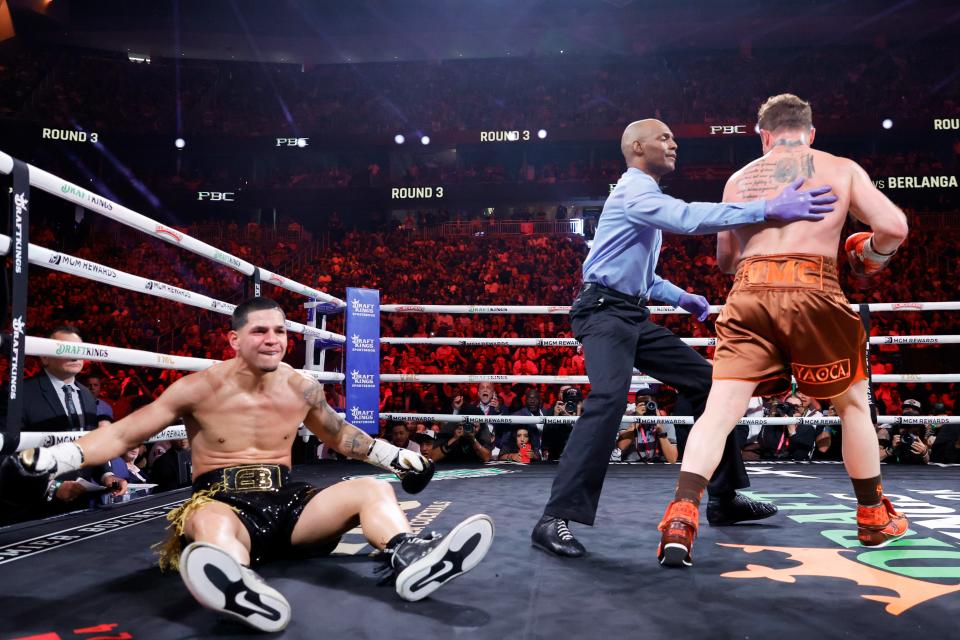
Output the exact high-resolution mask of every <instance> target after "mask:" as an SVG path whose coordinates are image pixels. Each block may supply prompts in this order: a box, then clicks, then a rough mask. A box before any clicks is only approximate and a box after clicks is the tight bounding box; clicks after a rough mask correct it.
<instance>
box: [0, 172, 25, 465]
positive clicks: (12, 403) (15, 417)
mask: <svg viewBox="0 0 960 640" xmlns="http://www.w3.org/2000/svg"><path fill="white" fill-rule="evenodd" d="M30 198H31V196H30V169H29V166H28V165H27V164H26V163H24V162H21V161H20V160H17V159H16V158H14V159H13V190H12V192H11V194H10V205H11V206H10V230H11V233H12V235H13V237H12V238H11V239H10V240H11V242H10V249H11V253H12V254H13V277H12V287H11V289H10V293H11V295H10V302H11V304H10V322H11V336H10V360H9V367H10V368H9V371H8V374H9V376H10V385H9V386H8V387H7V417H6V424H5V427H6V428H5V431H4V438H3V445H2V447H0V452H2V453H4V454H8V453H13V452H14V451H16V448H17V444H18V443H19V441H20V418H21V416H22V415H23V397H22V395H21V394H20V385H21V383H22V382H23V361H24V358H25V356H26V351H25V349H26V330H27V267H28V265H29V262H30V257H29V253H30V251H29V245H30Z"/></svg>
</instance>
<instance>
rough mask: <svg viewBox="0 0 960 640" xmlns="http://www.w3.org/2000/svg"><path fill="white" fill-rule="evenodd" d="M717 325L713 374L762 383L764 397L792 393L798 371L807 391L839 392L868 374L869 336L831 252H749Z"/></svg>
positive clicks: (830, 394) (816, 394)
mask: <svg viewBox="0 0 960 640" xmlns="http://www.w3.org/2000/svg"><path fill="white" fill-rule="evenodd" d="M716 327H717V348H716V353H715V355H714V361H713V378H714V379H715V380H749V381H752V382H756V383H757V390H756V392H755V393H756V395H772V394H776V393H782V392H785V391H788V390H789V389H790V376H791V375H792V376H793V377H794V378H796V381H797V387H798V388H799V390H800V391H801V392H802V393H805V394H806V395H808V396H811V397H813V398H833V397H835V396H838V395H840V394H842V393H843V392H844V391H846V390H847V388H848V387H850V385H851V384H853V383H854V382H857V381H858V380H865V379H866V377H867V375H866V361H865V357H866V356H865V348H866V334H865V333H864V330H863V325H862V324H860V318H859V316H858V315H857V314H856V313H854V312H853V311H852V310H851V309H850V304H849V302H847V298H846V296H844V295H843V291H841V289H840V283H839V281H838V280H837V265H836V261H835V260H833V259H831V258H826V257H824V256H818V255H813V254H806V253H787V254H776V255H763V256H752V257H749V258H744V259H743V260H741V261H740V264H739V266H738V268H737V275H736V277H735V278H734V282H733V288H732V289H730V295H729V296H728V297H727V302H726V304H725V305H724V307H723V311H722V312H721V313H720V317H719V318H717V323H716Z"/></svg>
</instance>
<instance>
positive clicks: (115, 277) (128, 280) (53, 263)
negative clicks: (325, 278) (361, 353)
mask: <svg viewBox="0 0 960 640" xmlns="http://www.w3.org/2000/svg"><path fill="white" fill-rule="evenodd" d="M9 251H10V237H9V236H5V235H2V234H0V255H6V254H7V253H8V252H9ZM29 255H30V264H35V265H37V266H39V267H46V268H48V269H54V270H55V271H61V272H63V273H69V274H71V275H75V276H78V277H80V278H86V279H87V280H94V281H96V282H102V283H103V284H108V285H111V286H115V287H120V288H121V289H127V290H129V291H136V292H138V293H145V294H147V295H151V296H154V297H157V298H165V299H167V300H173V301H174V302H182V303H183V304H189V305H191V306H194V307H199V308H201V309H207V310H208V311H214V312H216V313H222V314H224V315H230V314H232V313H233V310H234V308H236V305H234V304H230V303H229V302H223V301H222V300H216V299H215V298H210V297H208V296H205V295H203V294H201V293H196V292H194V291H189V290H187V289H181V288H180V287H175V286H173V285H172V284H167V283H165V282H160V281H158V280H148V279H147V278H141V277H140V276H137V275H133V274H132V273H126V272H125V271H120V270H119V269H114V268H112V267H107V266H104V265H102V264H98V263H96V262H91V261H89V260H84V259H83V258H77V257H75V256H71V255H69V254H66V253H58V252H56V251H51V250H50V249H46V248H44V247H40V246H37V245H35V244H33V243H30V245H29ZM285 324H286V326H287V329H289V330H290V331H293V332H295V333H302V334H304V335H306V336H308V337H310V338H315V339H318V340H321V341H327V342H336V343H340V344H342V343H344V342H346V340H347V339H346V336H342V335H340V334H338V333H331V332H329V331H324V330H322V329H316V328H314V327H309V326H307V325H305V324H300V323H299V322H294V321H293V320H287V321H286V323H285Z"/></svg>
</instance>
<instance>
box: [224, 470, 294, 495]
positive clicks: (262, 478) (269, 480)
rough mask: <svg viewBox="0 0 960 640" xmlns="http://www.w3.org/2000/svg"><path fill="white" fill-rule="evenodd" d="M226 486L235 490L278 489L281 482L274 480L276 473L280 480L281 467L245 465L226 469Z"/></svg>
mask: <svg viewBox="0 0 960 640" xmlns="http://www.w3.org/2000/svg"><path fill="white" fill-rule="evenodd" d="M224 475H225V476H226V477H225V478H224V480H225V483H224V484H226V486H228V487H232V488H233V489H234V490H235V491H269V490H270V489H278V488H279V482H274V475H276V476H277V479H278V480H279V476H280V469H279V467H274V466H259V465H258V466H249V467H247V466H245V467H233V468H230V469H224Z"/></svg>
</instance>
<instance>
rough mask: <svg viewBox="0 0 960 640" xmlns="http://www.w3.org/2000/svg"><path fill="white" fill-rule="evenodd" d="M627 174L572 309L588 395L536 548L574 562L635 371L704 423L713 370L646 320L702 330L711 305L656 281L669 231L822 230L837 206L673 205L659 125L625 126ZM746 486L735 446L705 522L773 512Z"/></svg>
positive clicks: (777, 201)
mask: <svg viewBox="0 0 960 640" xmlns="http://www.w3.org/2000/svg"><path fill="white" fill-rule="evenodd" d="M620 150H621V151H622V152H623V157H624V160H625V161H626V163H627V170H626V172H625V173H624V174H623V175H622V176H621V177H620V180H619V182H617V185H616V187H615V188H614V190H613V192H612V193H611V194H610V197H609V198H607V201H606V203H605V204H604V207H603V213H602V214H601V216H600V223H599V225H598V227H597V232H596V236H595V237H594V241H593V248H592V249H591V251H590V254H589V255H588V256H587V259H586V262H584V264H583V283H584V284H583V288H582V290H581V291H580V293H579V295H578V296H577V298H576V299H575V300H574V301H573V306H572V307H571V309H570V323H571V325H572V327H573V334H574V336H576V338H577V339H578V340H579V341H580V342H581V343H582V344H583V351H584V357H585V358H586V367H587V375H588V376H589V378H590V389H591V390H590V395H589V396H588V397H587V399H586V402H585V403H584V407H583V415H581V416H580V418H579V419H578V420H577V422H576V424H575V425H574V428H573V432H572V433H571V435H570V440H569V442H568V443H567V446H566V449H565V450H564V453H563V456H562V457H561V458H560V466H559V468H558V470H557V475H556V477H555V478H554V481H553V488H552V490H551V493H550V499H549V501H548V502H547V506H546V508H545V509H544V513H543V517H542V518H541V519H540V521H539V522H538V523H537V525H536V527H534V530H533V534H532V536H531V537H532V540H533V544H534V546H536V547H538V548H540V549H543V550H545V551H548V552H550V553H553V554H556V555H560V556H568V557H578V556H582V555H583V554H584V553H585V552H586V550H585V549H584V547H583V545H582V544H580V542H579V541H578V540H577V539H576V538H575V537H574V536H573V534H572V533H571V532H570V530H569V528H568V527H567V525H568V523H569V521H570V520H573V521H575V522H580V523H582V524H587V525H591V526H592V525H593V521H594V518H595V517H596V513H597V505H598V503H599V501H600V491H601V489H602V488H603V479H604V476H606V473H607V465H608V462H609V459H610V452H611V451H612V449H613V446H614V439H615V437H616V434H617V431H618V429H619V427H620V420H621V418H622V416H623V413H624V410H625V409H626V406H627V394H628V391H629V389H630V382H631V377H632V375H633V368H634V367H636V368H638V369H639V370H641V371H643V372H644V373H646V374H648V375H651V376H653V377H655V378H657V379H658V380H661V381H663V382H665V383H667V384H669V385H671V386H673V387H675V388H676V389H677V390H678V391H679V392H680V393H681V394H683V395H684V396H685V397H686V398H687V399H688V400H689V401H690V403H691V405H692V406H693V413H694V415H695V416H699V415H700V414H701V413H703V409H704V405H705V403H706V399H707V394H708V392H709V391H710V382H711V373H712V367H711V366H710V364H709V363H708V362H707V361H706V360H704V359H703V358H702V357H701V356H700V354H699V353H697V352H696V351H694V350H693V349H692V348H690V347H688V346H687V345H685V344H684V343H683V341H681V340H680V338H678V337H677V336H676V335H674V334H673V332H671V331H670V330H668V329H666V328H664V327H661V326H660V325H657V324H654V323H653V322H651V321H650V320H649V319H648V318H649V315H650V311H649V309H647V302H648V300H659V301H661V302H664V303H667V304H670V305H674V306H679V307H681V308H683V309H684V310H686V311H688V312H689V313H690V314H691V315H692V316H693V317H695V318H697V320H699V321H700V322H703V321H704V320H705V319H706V318H707V316H708V315H709V311H710V305H709V303H708V302H707V300H706V298H704V297H703V296H699V295H696V294H692V293H687V292H686V291H684V290H683V289H681V288H680V287H678V286H676V285H675V284H673V283H671V282H669V281H667V280H664V279H663V278H661V277H660V276H658V275H657V273H656V266H657V258H658V257H659V254H660V246H661V244H662V241H663V237H662V232H663V231H669V232H672V233H679V234H684V235H701V234H712V233H717V232H719V231H724V230H727V229H733V228H736V227H740V226H744V225H748V224H754V223H758V222H763V221H782V222H792V221H795V220H820V219H822V218H823V216H822V215H819V214H820V213H823V212H826V211H830V210H832V208H831V207H829V206H819V205H828V204H830V203H831V202H833V201H834V200H835V198H833V197H832V196H822V197H815V196H818V195H819V194H818V193H811V192H808V191H797V190H796V189H795V188H793V187H792V186H788V187H786V188H784V190H783V191H782V192H781V193H780V194H779V195H778V196H777V197H776V198H774V199H772V200H757V201H754V202H747V203H732V204H731V203H727V204H712V203H701V202H693V203H686V202H683V201H682V200H677V199H676V198H671V197H670V196H667V195H665V194H664V193H663V192H662V191H661V190H660V185H659V183H660V178H661V177H662V176H664V175H666V174H668V173H670V172H671V171H673V170H674V168H675V167H676V162H677V143H676V140H675V139H674V137H673V132H671V131H670V128H669V127H667V125H666V124H664V123H663V122H660V121H659V120H653V119H648V120H639V121H637V122H633V123H631V124H630V125H628V126H627V128H626V129H625V130H624V132H623V137H622V138H621V140H620ZM749 485H750V482H749V480H748V479H747V473H746V469H745V468H744V466H743V460H742V458H741V456H740V449H739V447H737V443H736V440H735V438H734V435H733V434H732V433H731V434H730V436H729V437H728V438H727V440H726V444H725V448H724V452H723V458H722V460H721V461H720V466H719V467H718V468H717V470H716V472H715V473H714V475H713V478H712V479H711V481H710V484H709V488H708V489H709V493H710V500H709V503H708V506H707V520H708V521H709V522H710V524H714V525H720V524H733V523H736V522H742V521H744V520H760V519H762V518H768V517H770V516H772V515H773V514H774V513H776V512H777V508H776V507H775V506H774V505H772V504H768V503H763V502H756V501H753V500H750V499H749V498H747V497H745V496H742V495H740V494H738V493H737V492H736V490H737V489H742V488H744V487H747V486H749Z"/></svg>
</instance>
